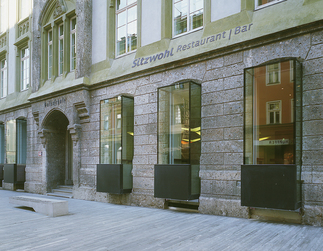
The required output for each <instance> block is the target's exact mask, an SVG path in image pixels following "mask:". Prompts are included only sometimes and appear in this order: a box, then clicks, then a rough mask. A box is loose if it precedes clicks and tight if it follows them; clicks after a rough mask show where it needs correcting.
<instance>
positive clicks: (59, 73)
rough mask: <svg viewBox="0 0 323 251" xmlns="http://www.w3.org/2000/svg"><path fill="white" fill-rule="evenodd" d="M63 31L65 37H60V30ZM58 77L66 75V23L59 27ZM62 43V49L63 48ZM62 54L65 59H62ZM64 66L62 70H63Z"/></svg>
mask: <svg viewBox="0 0 323 251" xmlns="http://www.w3.org/2000/svg"><path fill="white" fill-rule="evenodd" d="M61 28H62V30H63V35H60V29H61ZM57 31H58V76H61V75H63V73H64V23H62V24H60V25H58V29H57ZM61 41H62V47H61ZM61 52H62V54H63V58H62V59H61V57H60V56H61ZM61 65H62V69H61Z"/></svg>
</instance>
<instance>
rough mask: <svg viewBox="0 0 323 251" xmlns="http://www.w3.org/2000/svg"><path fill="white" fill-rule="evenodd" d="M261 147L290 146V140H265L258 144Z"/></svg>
mask: <svg viewBox="0 0 323 251" xmlns="http://www.w3.org/2000/svg"><path fill="white" fill-rule="evenodd" d="M257 143H258V145H259V146H282V145H289V139H274V140H263V141H258V142H257Z"/></svg>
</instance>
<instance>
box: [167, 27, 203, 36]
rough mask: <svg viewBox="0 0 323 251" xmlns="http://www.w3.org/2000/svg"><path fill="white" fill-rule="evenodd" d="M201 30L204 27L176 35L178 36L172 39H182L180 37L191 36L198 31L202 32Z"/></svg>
mask: <svg viewBox="0 0 323 251" xmlns="http://www.w3.org/2000/svg"><path fill="white" fill-rule="evenodd" d="M203 28H204V26H201V27H198V28H196V29H194V30H190V31H186V32H183V33H181V34H178V35H175V36H173V37H172V39H175V38H178V37H182V36H185V35H188V34H191V33H193V32H196V31H199V30H203Z"/></svg>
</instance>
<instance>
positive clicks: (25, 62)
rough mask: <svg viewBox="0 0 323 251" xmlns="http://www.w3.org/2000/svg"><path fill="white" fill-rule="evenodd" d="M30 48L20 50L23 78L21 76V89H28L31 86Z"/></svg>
mask: <svg viewBox="0 0 323 251" xmlns="http://www.w3.org/2000/svg"><path fill="white" fill-rule="evenodd" d="M29 55H30V53H29V48H28V47H27V48H24V49H22V50H21V51H20V62H21V66H20V67H21V68H20V71H21V78H20V83H21V85H20V90H21V91H23V90H26V89H28V87H29V81H30V77H29V76H30V74H29V71H30V59H29Z"/></svg>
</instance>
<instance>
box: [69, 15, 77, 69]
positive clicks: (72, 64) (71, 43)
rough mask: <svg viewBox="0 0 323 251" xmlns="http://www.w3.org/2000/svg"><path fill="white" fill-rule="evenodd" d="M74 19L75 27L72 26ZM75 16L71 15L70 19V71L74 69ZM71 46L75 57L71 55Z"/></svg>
mask: <svg viewBox="0 0 323 251" xmlns="http://www.w3.org/2000/svg"><path fill="white" fill-rule="evenodd" d="M74 19H75V29H73V27H72V23H73V20H74ZM76 21H77V20H76V16H75V17H72V18H71V20H70V71H74V70H75V69H76V27H77V22H76ZM73 36H75V40H74V42H75V44H74V45H73ZM73 47H74V50H75V57H73ZM74 58H75V63H74Z"/></svg>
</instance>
